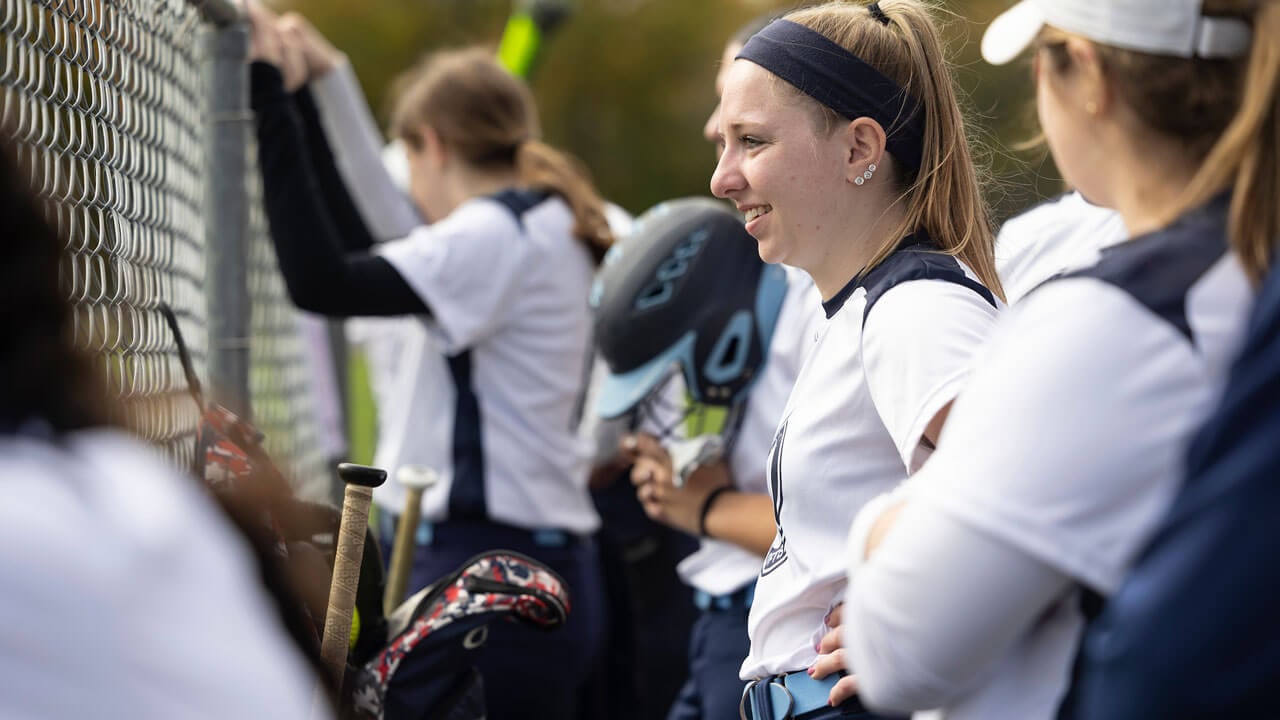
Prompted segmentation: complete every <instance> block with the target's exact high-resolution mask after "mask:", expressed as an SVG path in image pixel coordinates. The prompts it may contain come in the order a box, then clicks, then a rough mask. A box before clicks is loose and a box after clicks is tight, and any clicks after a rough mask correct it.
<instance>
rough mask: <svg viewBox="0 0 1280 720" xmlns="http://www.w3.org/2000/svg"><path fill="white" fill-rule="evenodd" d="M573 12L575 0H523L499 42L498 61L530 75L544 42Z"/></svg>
mask: <svg viewBox="0 0 1280 720" xmlns="http://www.w3.org/2000/svg"><path fill="white" fill-rule="evenodd" d="M571 14H573V3H572V0H520V2H518V3H517V4H516V7H515V10H513V11H512V13H511V16H510V17H508V18H507V24H506V26H505V27H503V29H502V39H501V40H500V41H499V42H498V61H499V62H501V63H502V66H503V67H505V68H506V69H507V70H509V71H511V74H512V75H515V76H517V77H522V78H528V77H529V75H530V74H531V73H532V72H533V67H534V63H535V62H536V61H537V59H538V53H539V51H540V50H541V49H542V45H543V43H545V42H546V41H547V39H548V38H550V37H551V35H552V34H553V33H554V32H555V31H556V30H557V29H559V28H560V26H561V25H563V24H564V21H565V20H567V19H568V18H569V16H570V15H571Z"/></svg>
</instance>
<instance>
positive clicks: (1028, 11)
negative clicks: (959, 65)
mask: <svg viewBox="0 0 1280 720" xmlns="http://www.w3.org/2000/svg"><path fill="white" fill-rule="evenodd" d="M1044 23H1045V17H1044V13H1043V12H1042V11H1041V10H1040V8H1038V7H1036V4H1035V3H1034V2H1031V1H1030V0H1023V1H1022V2H1020V3H1018V4H1017V5H1014V6H1013V7H1011V8H1009V9H1008V10H1006V11H1005V12H1004V13H1003V14H1001V15H1000V17H997V18H996V19H995V20H993V21H992V22H991V25H990V26H989V27H988V28H987V32H986V33H984V34H983V35H982V59H984V60H986V61H987V62H989V63H991V64H992V65H1005V64H1007V63H1008V62H1009V61H1011V60H1013V59H1014V58H1016V57H1018V56H1019V55H1021V54H1022V53H1023V51H1025V50H1026V49H1027V48H1029V47H1031V43H1032V42H1034V41H1035V39H1036V36H1037V35H1039V34H1040V28H1042V27H1044Z"/></svg>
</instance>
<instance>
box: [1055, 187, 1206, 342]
mask: <svg viewBox="0 0 1280 720" xmlns="http://www.w3.org/2000/svg"><path fill="white" fill-rule="evenodd" d="M1230 201H1231V199H1230V195H1228V194H1223V195H1219V196H1218V197H1216V198H1214V199H1213V200H1212V201H1210V202H1209V203H1208V204H1207V205H1205V206H1203V207H1200V208H1198V209H1196V210H1192V211H1191V212H1189V213H1187V214H1186V215H1183V216H1182V217H1181V218H1179V219H1178V221H1177V222H1175V223H1174V224H1172V225H1170V226H1169V227H1167V228H1164V229H1163V230H1157V231H1156V232H1153V233H1149V234H1147V235H1141V236H1138V237H1136V238H1134V239H1132V240H1130V241H1128V242H1125V243H1121V244H1119V245H1114V246H1112V247H1109V248H1105V249H1103V250H1102V254H1101V257H1100V259H1099V260H1098V263H1097V264H1096V265H1094V266H1093V267H1089V268H1084V269H1081V270H1075V271H1072V272H1068V273H1063V274H1062V275H1059V276H1057V277H1055V278H1052V279H1050V280H1049V281H1046V284H1047V283H1048V282H1053V281H1055V280H1061V279H1067V278H1078V277H1088V278H1094V279H1096V280H1101V281H1102V282H1105V283H1107V284H1109V285H1114V286H1115V287H1117V288H1119V289H1120V290H1123V291H1124V292H1125V293H1127V294H1128V295H1129V296H1131V297H1132V298H1133V299H1134V300H1137V301H1138V302H1139V303H1140V304H1141V305H1143V306H1144V307H1146V308H1147V309H1148V310H1150V311H1151V312H1152V313H1154V314H1155V315H1156V316H1157V317H1159V318H1161V319H1162V320H1164V321H1166V322H1168V323H1169V324H1171V325H1173V326H1174V327H1175V328H1177V330H1178V332H1180V333H1182V335H1183V336H1185V337H1186V338H1187V339H1188V340H1191V341H1193V342H1194V338H1193V337H1192V335H1191V325H1190V323H1189V322H1187V293H1188V292H1190V290H1191V287H1192V286H1193V285H1195V284H1196V282H1197V281H1198V280H1199V279H1200V278H1201V277H1202V276H1204V274H1205V273H1206V272H1208V271H1209V268H1211V267H1213V265H1214V264H1215V263H1217V262H1218V260H1220V259H1221V258H1222V256H1223V255H1225V254H1226V252H1227V209H1228V206H1229V204H1230Z"/></svg>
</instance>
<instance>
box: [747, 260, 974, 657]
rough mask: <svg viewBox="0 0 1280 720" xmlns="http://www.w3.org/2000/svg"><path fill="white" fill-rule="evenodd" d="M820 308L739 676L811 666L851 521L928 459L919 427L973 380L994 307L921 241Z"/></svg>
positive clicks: (780, 439)
mask: <svg viewBox="0 0 1280 720" xmlns="http://www.w3.org/2000/svg"><path fill="white" fill-rule="evenodd" d="M824 308H825V309H826V313H827V321H826V323H825V325H824V326H823V327H822V328H821V330H820V331H819V334H818V338H817V339H816V341H815V343H814V347H813V348H812V350H810V352H809V356H808V358H807V360H806V361H805V364H804V368H803V369H802V370H801V372H800V377H799V378H798V379H797V381H796V384H795V388H794V389H793V390H792V392H791V396H790V399H789V400H788V401H787V405H786V409H785V411H784V415H783V419H782V421H781V423H780V425H779V427H778V430H777V433H776V435H775V437H774V440H773V447H772V450H771V451H770V455H769V468H768V474H769V486H770V492H771V494H772V496H773V504H774V516H775V519H776V520H777V522H778V535H777V537H776V538H775V539H774V543H773V547H772V548H771V549H770V551H769V554H768V556H767V557H766V558H765V560H764V565H763V568H762V569H761V573H760V578H759V580H758V581H757V584H756V594H755V601H754V604H753V605H752V607H751V615H750V619H749V622H748V629H749V631H750V634H751V651H750V654H749V655H748V657H747V659H746V661H745V662H744V663H743V665H742V670H741V676H742V678H743V679H744V680H749V679H752V678H759V677H764V676H766V675H773V674H777V673H785V672H792V671H795V670H800V669H803V668H807V667H809V665H811V664H812V663H813V661H814V659H815V658H816V657H817V652H816V651H815V649H814V648H815V646H816V644H817V641H818V640H819V639H820V638H821V637H822V635H823V634H824V633H825V626H824V624H823V619H824V617H825V616H826V614H827V612H828V611H829V610H830V609H831V608H832V607H833V606H834V605H835V604H836V603H838V602H840V601H841V599H842V596H843V593H844V588H845V584H846V580H845V567H846V563H845V562H844V561H843V555H842V552H841V550H842V548H844V546H845V538H846V536H847V535H848V532H849V525H850V523H851V522H852V521H853V518H854V515H855V514H856V513H857V512H858V510H859V509H860V508H861V507H862V505H863V504H864V503H866V502H867V501H868V500H871V499H872V498H874V497H876V496H877V495H879V494H880V493H882V492H885V491H886V490H889V489H890V488H893V487H894V486H896V485H897V484H898V483H900V482H901V481H902V480H904V479H905V478H906V477H907V475H908V473H909V471H914V470H915V468H917V467H918V466H919V464H920V463H922V462H923V461H924V459H925V457H927V453H926V451H925V450H924V446H922V445H921V442H920V441H921V438H922V437H923V435H924V431H925V428H926V426H927V425H928V423H929V422H930V421H931V420H932V419H933V417H934V415H935V414H937V412H938V411H939V410H941V409H942V408H943V407H944V406H946V405H947V403H949V402H951V400H952V399H953V398H954V397H955V396H956V394H957V393H958V392H959V391H960V388H961V387H962V386H963V384H964V383H965V381H966V379H967V377H968V374H969V366H970V361H971V357H972V355H973V353H974V351H975V350H976V349H977V348H978V347H979V346H980V345H981V344H982V343H983V341H984V340H985V338H986V335H987V331H988V329H989V328H990V326H991V324H992V322H993V321H994V319H995V316H996V312H997V307H996V301H995V300H994V298H992V297H991V295H990V293H989V292H988V291H987V290H986V289H985V288H983V287H982V286H981V285H980V284H978V283H977V281H976V279H975V278H974V276H973V274H972V272H971V271H969V270H968V269H967V268H965V267H963V265H962V264H961V263H959V262H958V261H957V260H956V259H955V258H953V257H950V256H947V255H943V254H940V253H936V252H924V251H922V249H921V248H920V247H919V246H916V247H913V248H903V249H899V250H898V251H897V252H895V253H894V254H893V255H891V256H890V257H889V258H888V259H886V260H885V261H884V262H883V263H882V264H881V265H880V266H878V267H877V268H875V269H874V270H873V271H872V272H871V273H869V274H868V276H867V277H866V278H864V279H861V280H857V279H856V280H855V281H853V282H851V283H850V284H849V286H847V287H846V288H845V289H844V290H842V291H841V292H840V293H838V294H837V295H836V296H835V297H834V298H832V299H831V300H829V301H828V302H826V303H824Z"/></svg>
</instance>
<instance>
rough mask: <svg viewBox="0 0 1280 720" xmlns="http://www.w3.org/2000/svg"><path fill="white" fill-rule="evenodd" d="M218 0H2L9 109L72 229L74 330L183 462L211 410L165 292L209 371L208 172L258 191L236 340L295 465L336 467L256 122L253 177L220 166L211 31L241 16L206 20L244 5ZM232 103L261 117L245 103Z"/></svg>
mask: <svg viewBox="0 0 1280 720" xmlns="http://www.w3.org/2000/svg"><path fill="white" fill-rule="evenodd" d="M214 5H217V3H215V2H212V1H209V0H206V2H204V3H195V2H187V1H184V0H117V1H112V2H105V1H101V0H0V54H2V59H0V122H2V123H3V128H4V130H5V132H6V133H7V134H8V135H10V136H11V137H12V139H13V141H14V144H15V145H16V147H17V151H18V154H19V156H20V160H22V162H23V164H24V166H26V167H29V168H31V172H32V178H31V180H32V185H33V186H34V187H35V188H36V189H37V191H38V192H39V194H40V195H41V197H42V198H43V199H45V200H46V202H47V206H48V207H47V209H48V213H49V216H50V217H51V218H52V219H53V221H54V223H55V224H56V225H57V228H58V230H59V232H60V233H61V235H62V237H64V238H65V239H66V242H67V245H66V253H65V262H64V266H63V268H62V273H63V281H64V284H65V286H66V287H67V288H68V290H69V292H70V293H71V298H72V300H73V301H74V303H75V323H74V332H75V339H76V341H77V342H78V343H79V344H81V345H83V346H85V347H88V348H90V349H92V350H93V351H95V352H96V353H98V354H99V355H100V356H101V358H102V371H103V372H104V373H105V374H106V377H107V380H108V382H109V383H110V387H111V388H112V390H113V391H114V392H115V393H116V394H118V396H119V398H120V401H121V403H122V405H123V408H124V411H125V417H126V419H127V420H128V422H129V424H130V425H131V427H132V428H134V429H135V430H136V431H137V432H138V433H139V434H140V435H142V436H143V437H144V438H146V439H147V440H149V441H151V442H153V443H155V444H156V445H157V446H159V447H160V448H162V449H163V451H164V452H166V453H167V455H168V456H169V457H171V458H172V459H173V461H174V462H175V463H179V464H182V465H184V466H189V465H190V463H191V462H192V460H193V453H194V435H195V432H196V429H197V424H198V422H199V413H198V411H197V409H196V406H195V404H194V403H193V402H192V400H191V398H190V396H189V395H188V392H187V385H186V380H185V378H184V375H183V372H182V367H181V363H180V362H179V359H178V355H177V351H176V344H175V342H174V339H173V337H172V334H171V333H170V331H169V329H168V327H167V326H166V325H165V322H164V320H163V318H162V316H161V315H160V312H159V310H158V308H159V306H160V304H161V303H162V302H166V303H168V304H169V305H170V306H171V307H172V308H173V309H174V311H175V314H176V315H177V317H178V322H179V327H180V328H181V331H182V333H183V335H184V337H185V339H186V342H187V344H188V346H189V348H190V350H191V355H192V359H193V361H194V364H195V370H196V372H197V374H198V375H199V376H200V377H202V378H206V377H208V373H209V371H210V368H211V365H214V364H216V363H214V362H213V361H215V360H218V359H219V358H218V357H217V356H216V354H217V353H219V352H223V350H224V349H225V348H223V347H220V346H215V344H214V342H213V340H214V338H213V336H212V334H211V326H212V325H215V324H217V323H218V322H221V319H220V318H218V317H217V313H219V312H220V311H221V310H220V308H219V307H218V306H217V303H216V301H215V302H213V303H211V301H210V297H211V295H210V293H211V292H212V287H213V285H216V284H217V283H218V282H221V280H220V279H219V278H216V277H210V276H209V275H210V272H209V270H208V268H210V267H211V264H212V260H211V257H210V255H211V243H212V242H216V240H217V239H216V238H210V237H208V236H209V235H210V232H209V231H208V229H207V227H208V226H207V222H208V219H209V214H210V213H214V212H217V211H218V210H219V209H218V208H211V207H208V206H209V204H210V201H209V192H208V189H209V184H210V183H213V182H218V181H219V180H221V181H224V182H222V187H224V188H225V187H228V186H230V187H237V186H238V187H239V188H240V192H242V193H246V197H245V198H244V202H245V203H246V204H247V206H248V207H249V213H248V218H247V225H248V227H247V228H245V229H246V230H247V231H248V237H247V248H248V252H245V253H241V255H240V257H239V258H238V259H234V258H233V260H235V261H238V262H240V263H244V264H246V265H247V267H244V268H241V270H242V272H241V275H242V276H247V277H248V278H250V280H249V283H248V287H246V288H244V289H242V290H241V292H242V293H247V294H248V302H249V303H250V304H251V305H250V308H251V316H252V320H253V321H252V322H251V323H249V329H248V332H247V334H246V335H245V336H244V337H243V338H242V339H241V340H240V342H242V343H247V345H248V348H247V354H248V358H249V359H248V362H249V365H250V367H249V376H250V378H251V379H252V382H249V383H246V384H247V385H248V387H246V388H244V389H243V391H242V392H245V393H248V402H249V404H250V406H251V407H252V408H254V409H255V410H256V411H257V412H256V415H255V417H254V419H255V421H256V422H257V423H258V424H259V426H260V427H261V428H262V429H263V430H264V431H265V432H266V433H267V445H268V448H269V449H270V450H271V451H272V452H273V453H274V454H275V456H276V458H277V459H278V460H279V461H280V462H281V463H282V464H283V465H284V466H285V467H287V468H289V469H290V470H291V473H292V474H293V476H294V477H296V478H301V479H304V480H311V479H317V480H318V479H320V478H323V477H324V474H325V472H326V471H325V468H324V459H323V458H322V457H321V453H320V451H319V449H318V448H317V446H316V439H317V434H316V431H315V426H314V422H313V420H312V417H313V416H312V413H311V399H310V392H309V386H308V381H309V378H307V371H306V369H305V365H304V364H303V358H302V356H301V350H300V347H299V344H298V340H297V332H296V327H297V325H296V323H295V322H294V316H295V312H294V310H293V309H292V306H291V305H290V304H289V301H288V298H287V297H286V296H285V293H284V290H283V284H282V281H281V279H280V277H279V274H278V272H277V270H276V268H275V261H274V255H273V253H272V251H271V248H270V244H269V238H268V237H267V235H266V230H265V223H264V221H263V219H262V214H261V212H260V210H259V209H258V208H257V205H258V204H259V202H258V199H259V197H260V193H258V192H257V186H258V183H259V180H258V177H257V172H256V168H255V167H254V166H253V164H252V158H254V157H255V155H254V154H253V153H251V152H249V150H250V149H251V148H249V147H248V146H247V142H248V136H249V133H248V132H247V131H246V132H244V136H245V138H246V143H245V144H246V147H244V148H241V151H242V152H243V160H242V164H241V165H239V167H241V168H244V169H245V170H246V173H245V177H237V178H230V184H229V185H228V183H227V182H225V181H226V180H228V178H217V177H215V176H214V173H215V171H214V170H210V168H215V169H216V168H219V167H222V166H221V165H219V164H218V163H216V162H207V161H208V160H209V159H210V155H209V153H216V152H221V151H222V150H223V149H224V148H222V149H220V148H218V147H217V146H214V145H212V144H211V142H210V133H211V128H212V127H213V126H214V123H216V122H220V121H225V120H226V118H221V119H220V118H219V117H218V116H217V113H216V108H213V107H212V103H213V100H212V99H211V97H210V95H211V94H212V90H211V89H212V88H215V87H216V83H211V82H209V77H208V73H207V72H206V71H207V70H208V63H210V62H211V61H212V58H211V57H209V55H210V54H209V52H207V50H206V49H205V48H206V44H204V43H202V42H200V39H201V37H202V35H207V34H209V33H217V32H234V30H230V31H226V30H223V31H220V30H218V29H217V28H215V27H214V26H213V24H212V23H211V22H210V19H211V18H212V19H217V20H219V21H221V22H225V21H227V20H229V19H234V10H233V9H230V5H227V4H225V3H223V4H221V5H217V6H218V8H221V9H220V10H219V11H218V12H213V11H211V6H214ZM232 67H233V69H234V67H235V66H234V65H233V66H232ZM241 69H242V68H241ZM232 120H233V121H236V122H240V123H241V125H242V127H243V128H248V127H249V125H248V122H249V119H248V116H247V115H243V116H241V117H238V118H232ZM232 167H236V166H235V165H234V164H233V165H232ZM223 290H224V291H225V290H226V289H225V288H223ZM232 292H235V289H234V288H232ZM211 304H212V307H211ZM210 313H214V315H213V316H212V317H211V314H210ZM215 321H216V322H215ZM219 342H221V341H219ZM239 350H240V351H243V350H246V348H240V349H239Z"/></svg>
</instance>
